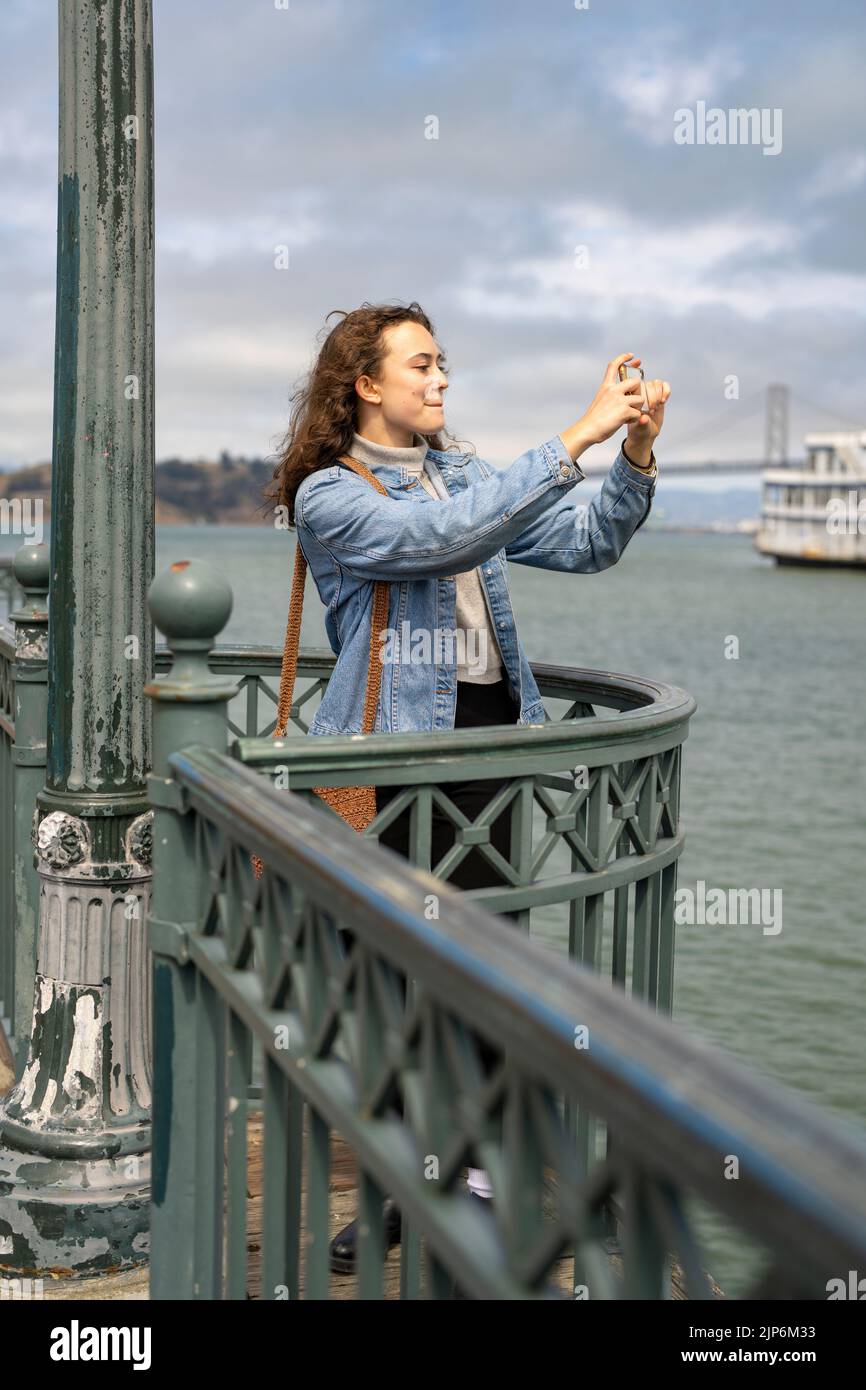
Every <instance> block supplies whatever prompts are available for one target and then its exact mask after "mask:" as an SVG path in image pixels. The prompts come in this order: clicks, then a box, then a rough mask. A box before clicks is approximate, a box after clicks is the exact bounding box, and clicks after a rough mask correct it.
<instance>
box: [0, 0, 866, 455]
mask: <svg viewBox="0 0 866 1390" xmlns="http://www.w3.org/2000/svg"><path fill="white" fill-rule="evenodd" d="M63 3H66V0H63ZM582 3H583V0H578V4H582ZM154 10H155V17H154V43H155V85H156V136H155V149H156V234H157V262H156V296H157V300H156V308H157V344H156V353H157V357H156V364H157V407H156V426H157V428H156V453H157V458H163V457H166V456H168V455H180V456H181V457H185V458H198V457H207V456H210V457H213V456H215V455H216V454H218V453H219V451H220V450H222V449H228V450H230V451H232V452H236V453H241V454H246V455H247V456H261V455H266V454H267V453H269V452H270V451H271V450H272V449H273V448H274V447H275V445H276V442H277V440H278V438H279V436H280V434H281V432H282V431H283V429H284V428H285V424H286V421H287V417H288V409H289V398H290V393H291V390H292V387H293V386H294V385H295V384H297V381H298V379H299V378H300V376H301V375H302V374H303V373H304V372H305V371H306V370H307V368H308V367H309V365H310V362H311V360H312V355H313V353H314V351H315V342H316V335H317V333H318V332H319V330H320V329H321V328H322V326H323V323H324V319H325V315H326V314H327V313H328V311H329V310H331V309H350V308H352V307H354V306H356V305H358V304H360V303H361V302H363V301H364V300H372V301H377V300H390V301H395V300H399V301H403V302H406V301H409V300H411V299H417V300H419V301H420V303H421V304H422V306H423V307H424V309H425V310H426V311H427V313H428V314H429V315H430V316H431V318H432V319H433V321H434V325H435V329H436V334H437V338H438V340H439V343H440V345H441V346H442V347H443V348H444V349H445V351H446V352H447V356H448V360H449V363H450V365H451V369H452V370H451V389H450V391H449V396H448V414H447V420H448V424H449V427H450V428H451V430H452V432H453V433H454V434H455V435H456V436H457V437H458V438H460V439H463V440H467V441H471V443H472V444H474V446H475V448H476V450H477V452H478V453H479V454H480V455H481V457H483V458H487V459H490V460H491V461H492V462H494V463H497V464H505V463H508V462H510V461H511V459H513V458H515V457H516V456H517V455H518V454H519V453H521V452H522V451H523V450H524V449H525V448H527V447H528V446H529V445H530V444H535V443H538V442H540V441H541V440H543V439H547V438H549V437H550V436H551V435H552V434H554V433H556V432H557V431H558V430H560V429H564V428H566V427H567V426H568V425H569V424H571V423H573V421H574V420H575V419H577V418H578V417H579V416H580V415H581V414H582V413H583V411H584V409H585V408H586V406H587V405H588V404H589V401H590V400H591V399H592V396H593V394H594V392H595V390H596V388H597V386H598V383H599V381H600V379H601V375H602V372H603V369H604V365H605V363H606V362H607V360H608V359H609V358H610V357H612V356H614V355H615V354H617V353H620V352H629V351H632V352H635V353H637V354H639V355H640V356H641V357H642V358H643V360H644V365H645V368H646V369H647V370H648V374H650V375H653V376H663V377H665V378H667V379H668V380H669V381H670V382H671V384H672V392H673V393H672V398H671V402H670V405H669V407H668V412H667V420H666V423H665V429H664V432H663V435H662V441H663V444H664V448H659V449H657V454H658V456H659V460H660V462H663V460H664V458H665V456H666V453H667V457H668V458H670V459H677V460H680V459H682V460H685V459H697V458H701V457H706V456H710V457H714V458H738V457H739V458H746V457H756V456H760V454H761V452H762V447H763V403H764V393H765V390H766V386H767V384H768V383H769V382H772V381H779V382H786V383H787V384H788V385H789V386H790V388H791V392H792V410H791V445H792V450H791V452H792V453H795V454H797V453H800V452H801V449H800V443H801V437H802V434H803V432H804V431H805V430H806V429H822V428H831V427H836V428H844V427H845V426H846V425H848V426H855V425H858V424H860V425H866V408H864V391H863V380H864V370H863V363H864V360H866V272H864V260H863V248H864V244H866V229H864V220H866V219H864V192H866V139H864V128H866V121H864V105H866V97H864V82H863V68H864V37H866V17H864V10H863V5H862V0H823V3H821V4H818V5H816V4H813V3H803V0H762V3H756V0H727V3H725V4H713V5H709V4H699V3H694V0H642V3H632V0H617V2H616V3H614V2H613V0H588V4H587V5H586V7H585V8H577V6H576V5H575V0H531V3H530V0H525V3H516V0H462V2H461V0H443V2H442V3H439V4H438V5H433V4H425V5H417V4H412V5H407V4H406V3H405V0H402V3H401V0H289V3H288V6H287V7H284V6H283V4H282V0H207V3H205V0H155V4H154ZM0 52H2V59H0V62H2V86H0V112H2V121H0V189H2V199H0V236H2V284H0V396H2V409H0V467H3V468H11V467H16V466H18V465H21V464H23V463H29V462H35V461H39V460H43V459H46V458H49V457H50V452H51V400H52V356H53V338H54V273H55V230H56V188H57V6H56V3H52V2H51V0H3V5H2V9H0ZM699 103H704V108H705V109H707V110H709V109H711V108H721V110H722V111H723V112H725V113H727V111H728V110H730V109H733V108H738V107H747V108H752V107H754V108H758V109H759V110H760V109H763V110H765V112H766V115H765V121H766V122H767V125H766V127H765V129H766V134H765V136H764V137H763V138H762V139H760V138H759V139H758V140H757V141H756V142H755V143H749V144H746V143H737V144H734V143H726V144H714V145H711V144H708V143H693V144H681V143H678V142H677V140H676V139H675V129H676V126H677V121H678V118H677V117H676V116H675V113H676V112H678V111H682V110H683V109H688V110H690V111H692V112H695V113H697V112H698V110H699ZM774 113H775V114H774ZM779 113H781V114H779ZM431 118H435V120H433V119H431ZM679 119H680V124H682V121H681V118H679ZM437 127H438V129H437ZM431 133H436V134H437V135H438V138H435V139H432V138H428V136H429V135H430V134H431ZM780 137H781V141H780ZM779 143H781V148H780V149H778V152H777V153H764V150H765V148H767V149H769V148H771V147H773V146H778V145H779ZM280 245H286V246H287V247H288V248H289V258H288V259H289V265H288V269H277V268H275V265H274V250H275V247H277V246H280ZM731 377H736V378H737V379H738V383H739V399H733V400H732V399H726V390H725V387H726V381H727V380H728V379H729V378H731ZM610 449H611V446H610V444H608V445H602V446H599V448H598V449H596V450H595V451H594V454H593V457H592V460H591V461H594V462H598V463H601V462H603V461H604V458H603V457H602V456H603V454H604V451H605V450H606V451H607V452H608V453H609V452H610Z"/></svg>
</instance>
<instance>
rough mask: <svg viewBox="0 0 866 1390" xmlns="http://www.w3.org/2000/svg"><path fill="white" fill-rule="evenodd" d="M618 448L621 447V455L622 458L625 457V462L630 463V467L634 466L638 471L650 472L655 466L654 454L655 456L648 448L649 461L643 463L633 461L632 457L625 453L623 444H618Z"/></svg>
mask: <svg viewBox="0 0 866 1390" xmlns="http://www.w3.org/2000/svg"><path fill="white" fill-rule="evenodd" d="M620 448H621V449H622V456H623V458H624V459H625V461H626V463H628V464H631V466H632V468H636V469H637V471H638V472H639V473H651V472H652V471H653V469H654V468H655V467H656V456H655V454H654V453H653V451H652V449H650V461H649V463H647V464H643V463H635V462H634V461H633V459H630V458H629V456H628V454H627V453H626V451H625V445H624V444H621V445H620Z"/></svg>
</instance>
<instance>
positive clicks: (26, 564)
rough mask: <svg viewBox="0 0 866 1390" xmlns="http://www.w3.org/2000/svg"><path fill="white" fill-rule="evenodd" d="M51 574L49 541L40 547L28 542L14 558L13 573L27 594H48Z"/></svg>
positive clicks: (17, 551) (42, 542)
mask: <svg viewBox="0 0 866 1390" xmlns="http://www.w3.org/2000/svg"><path fill="white" fill-rule="evenodd" d="M50 572H51V553H50V550H49V546H48V542H47V541H40V542H39V544H38V545H36V544H34V543H33V542H32V541H28V542H27V543H26V544H25V545H22V546H19V548H18V549H17V550H16V551H15V554H14V556H13V557H12V573H13V574H14V575H15V579H16V582H17V583H18V584H19V585H20V587H21V588H22V589H23V590H24V592H25V594H29V593H36V594H47V593H48V576H49V574H50Z"/></svg>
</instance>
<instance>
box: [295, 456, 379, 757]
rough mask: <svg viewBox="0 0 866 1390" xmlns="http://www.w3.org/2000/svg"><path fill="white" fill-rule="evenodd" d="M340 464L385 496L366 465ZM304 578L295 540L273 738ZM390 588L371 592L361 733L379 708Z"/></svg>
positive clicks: (368, 728)
mask: <svg viewBox="0 0 866 1390" xmlns="http://www.w3.org/2000/svg"><path fill="white" fill-rule="evenodd" d="M339 462H340V463H345V464H346V465H347V467H349V468H351V469H352V471H353V472H354V473H357V474H358V476H359V477H361V478H365V479H366V481H367V482H368V483H371V484H372V485H373V487H374V488H375V489H376V491H377V492H381V493H382V494H383V496H385V497H387V496H388V489H387V488H386V487H384V486H383V485H382V483H381V482H380V481H379V479H378V478H377V477H376V476H375V474H374V473H371V472H370V469H369V468H368V467H367V466H366V464H363V463H361V462H360V461H359V460H358V459H353V458H351V457H350V456H349V455H348V454H343V455H341V457H340V459H339ZM306 578H307V561H306V557H305V555H304V552H303V551H302V550H301V543H300V540H298V542H297V544H296V546H295V569H294V574H293V575H292V593H291V598H290V599H289V619H288V623H287V624H286V637H285V641H284V643H283V661H282V668H281V671H280V695H279V701H278V704H277V725H276V728H275V729H274V738H282V736H283V734H284V733H285V732H286V729H287V727H288V722H289V710H290V709H291V707H292V695H293V693H294V689H295V675H296V674H297V670H298V643H299V642H300V637H301V617H302V614H303V607H304V583H305V580H306ZM389 600H390V585H389V583H388V581H387V580H386V579H377V580H376V587H375V589H374V592H373V611H372V614H371V620H370V660H369V663H368V667H367V695H366V699H365V701H364V718H363V722H362V724H361V731H362V733H365V734H370V733H372V732H373V725H374V723H375V720H376V710H377V708H378V705H379V692H380V690H381V685H382V662H381V659H380V656H379V647H378V634H379V633H380V632H381V631H382V629H383V628H384V627H387V625H388V608H389Z"/></svg>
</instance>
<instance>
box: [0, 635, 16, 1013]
mask: <svg viewBox="0 0 866 1390" xmlns="http://www.w3.org/2000/svg"><path fill="white" fill-rule="evenodd" d="M14 742H15V633H14V632H13V630H12V629H11V628H9V627H6V626H2V625H0V1028H3V1029H4V1030H5V1033H6V1036H7V1038H9V1039H11V1037H12V1034H13V1022H12V1020H13V1017H14V1007H15V1005H14V1001H15V868H14V836H13V824H14V807H15V802H14V785H13V764H12V747H13V744H14Z"/></svg>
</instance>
